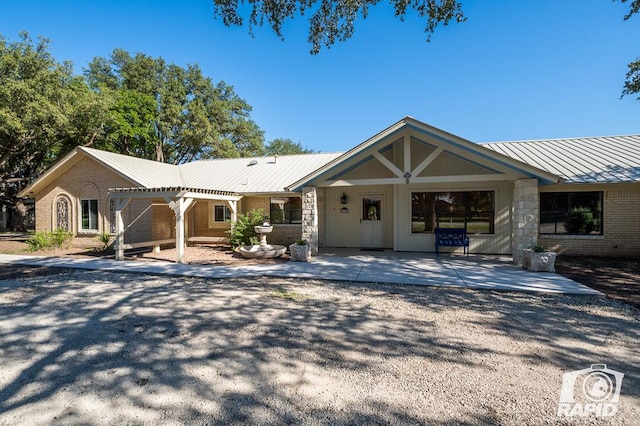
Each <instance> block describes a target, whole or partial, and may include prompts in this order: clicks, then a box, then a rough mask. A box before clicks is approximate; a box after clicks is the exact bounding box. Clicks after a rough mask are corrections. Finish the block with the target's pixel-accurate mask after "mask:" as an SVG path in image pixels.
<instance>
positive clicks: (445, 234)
mask: <svg viewBox="0 0 640 426" xmlns="http://www.w3.org/2000/svg"><path fill="white" fill-rule="evenodd" d="M435 231H436V254H437V255H438V256H440V247H441V246H449V247H464V254H466V255H467V256H468V255H469V237H467V230H466V229H464V228H436V230H435Z"/></svg>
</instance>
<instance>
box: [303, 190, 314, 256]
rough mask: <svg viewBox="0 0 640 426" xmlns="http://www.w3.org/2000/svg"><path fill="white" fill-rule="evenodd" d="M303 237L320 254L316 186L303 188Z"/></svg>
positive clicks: (312, 249) (312, 251)
mask: <svg viewBox="0 0 640 426" xmlns="http://www.w3.org/2000/svg"><path fill="white" fill-rule="evenodd" d="M302 238H303V239H305V240H307V244H309V246H311V254H312V255H316V254H318V194H317V189H316V188H314V187H305V188H302Z"/></svg>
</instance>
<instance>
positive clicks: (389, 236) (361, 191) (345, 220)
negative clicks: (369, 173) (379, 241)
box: [321, 185, 394, 248]
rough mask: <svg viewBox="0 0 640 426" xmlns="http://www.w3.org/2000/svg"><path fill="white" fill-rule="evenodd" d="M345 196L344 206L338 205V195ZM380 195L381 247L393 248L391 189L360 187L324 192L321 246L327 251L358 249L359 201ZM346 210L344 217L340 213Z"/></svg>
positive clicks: (360, 205)
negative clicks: (322, 239) (329, 249)
mask: <svg viewBox="0 0 640 426" xmlns="http://www.w3.org/2000/svg"><path fill="white" fill-rule="evenodd" d="M343 192H344V194H345V195H346V196H347V204H340V197H342V193H343ZM368 195H382V196H383V197H384V200H383V204H382V211H381V220H382V224H383V225H382V226H383V247H384V248H393V217H394V216H393V211H394V209H393V186H392V185H364V186H344V187H333V188H325V189H324V218H323V219H324V220H321V223H322V224H323V225H324V230H325V233H324V244H325V245H326V246H327V247H360V246H361V240H360V237H361V235H360V218H361V216H362V201H361V199H362V197H363V196H368ZM343 207H346V208H347V209H349V212H348V213H341V212H340V210H341V209H342V208H343Z"/></svg>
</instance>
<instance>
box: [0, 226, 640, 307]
mask: <svg viewBox="0 0 640 426" xmlns="http://www.w3.org/2000/svg"><path fill="white" fill-rule="evenodd" d="M25 239H26V236H25V235H23V234H0V253H8V254H23V253H25V250H26V249H27V245H26V244H25V242H24V240H25ZM99 245H100V243H99V242H98V241H97V240H96V239H92V238H75V239H74V240H73V243H72V247H71V248H70V249H68V250H51V251H46V252H38V253H34V254H38V255H49V256H73V257H96V256H106V257H109V256H110V257H113V251H106V252H100V251H97V248H98V247H99ZM127 257H128V258H131V259H135V260H143V261H144V260H147V261H153V260H166V261H174V260H175V258H176V252H175V249H163V250H162V251H160V253H154V252H150V251H146V252H145V251H143V252H138V253H134V254H128V255H127ZM185 261H186V262H187V263H191V264H216V265H221V266H236V265H248V264H265V263H281V262H287V261H289V256H288V255H284V256H283V257H280V258H277V259H245V258H243V257H242V256H241V255H239V254H238V253H234V252H233V251H231V249H230V248H229V247H226V246H221V245H210V244H198V245H194V246H191V247H187V249H186V251H185ZM46 269H50V268H41V270H39V271H38V268H24V267H18V268H14V267H12V268H3V269H0V279H2V277H5V278H9V277H12V276H15V275H16V274H17V275H20V274H31V275H36V274H48V273H50V272H52V271H46ZM556 272H557V273H558V274H560V275H563V276H565V277H567V278H570V279H572V280H574V281H577V282H579V283H581V284H584V285H586V286H589V287H591V288H594V289H596V290H599V291H601V292H603V293H604V294H606V295H607V296H608V297H610V298H612V299H615V300H619V301H623V302H626V303H630V304H632V305H634V306H636V307H638V308H640V259H624V258H615V259H613V258H598V257H571V256H559V257H558V260H557V261H556Z"/></svg>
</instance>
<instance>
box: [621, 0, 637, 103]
mask: <svg viewBox="0 0 640 426" xmlns="http://www.w3.org/2000/svg"><path fill="white" fill-rule="evenodd" d="M620 1H621V2H622V3H626V2H627V0H620ZM639 11H640V0H633V1H632V2H631V5H630V10H629V13H628V14H626V15H625V17H624V19H625V21H628V20H629V18H631V17H632V16H633V15H635V14H636V13H638V12H639ZM628 67H629V71H628V72H627V76H626V80H625V82H624V89H623V90H622V96H625V95H640V58H637V59H636V60H635V61H633V62H631V63H630V64H629V65H628ZM637 99H638V100H639V101H640V96H638V98H637Z"/></svg>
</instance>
